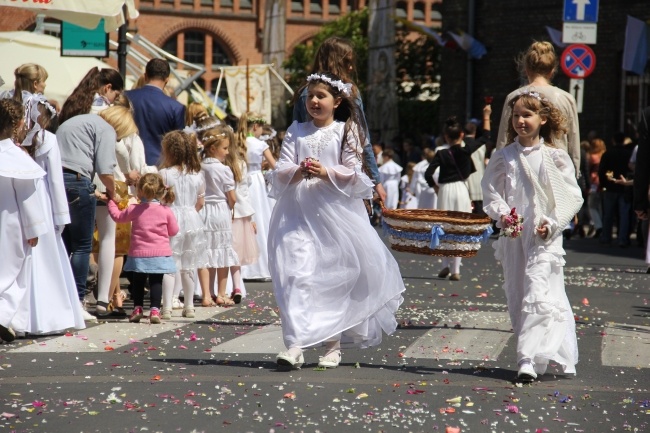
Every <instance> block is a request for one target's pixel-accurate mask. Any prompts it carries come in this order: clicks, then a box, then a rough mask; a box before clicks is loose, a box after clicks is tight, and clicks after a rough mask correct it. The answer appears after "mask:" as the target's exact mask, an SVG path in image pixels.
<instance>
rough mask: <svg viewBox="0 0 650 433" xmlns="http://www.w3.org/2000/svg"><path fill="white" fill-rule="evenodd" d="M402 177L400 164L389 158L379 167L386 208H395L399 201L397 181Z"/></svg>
mask: <svg viewBox="0 0 650 433" xmlns="http://www.w3.org/2000/svg"><path fill="white" fill-rule="evenodd" d="M401 177H402V166H401V165H399V164H397V163H396V162H395V161H393V160H392V159H389V160H388V161H386V162H385V163H384V164H382V165H381V167H379V178H380V179H381V184H382V185H383V186H384V189H385V190H386V203H384V205H385V206H386V209H397V204H398V203H399V182H400V178H401Z"/></svg>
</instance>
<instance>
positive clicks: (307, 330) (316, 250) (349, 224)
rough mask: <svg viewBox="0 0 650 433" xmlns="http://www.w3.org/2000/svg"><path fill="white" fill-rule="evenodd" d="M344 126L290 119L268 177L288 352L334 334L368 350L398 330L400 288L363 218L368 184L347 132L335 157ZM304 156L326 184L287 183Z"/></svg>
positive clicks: (276, 284)
mask: <svg viewBox="0 0 650 433" xmlns="http://www.w3.org/2000/svg"><path fill="white" fill-rule="evenodd" d="M343 125H344V124H343V123H342V122H338V121H335V122H333V123H332V124H331V125H329V126H327V127H324V128H317V127H315V126H314V125H313V123H312V122H307V123H298V122H294V123H293V124H292V125H291V126H290V127H289V129H288V130H287V133H286V135H285V138H284V142H283V144H282V154H281V155H280V160H279V161H278V164H277V166H276V169H275V170H274V171H273V172H272V174H271V176H270V177H271V184H272V188H271V192H270V194H271V196H272V197H274V198H276V199H277V203H276V205H275V208H274V209H273V216H272V217H271V224H270V231H269V243H268V252H269V265H270V269H271V276H272V279H273V289H274V293H275V298H276V302H277V304H278V307H279V309H280V316H281V318H282V333H283V337H284V343H285V345H286V347H287V348H291V347H302V348H304V347H309V346H313V345H316V344H319V343H322V342H324V341H327V340H330V339H337V338H338V337H339V336H340V337H341V344H342V345H343V346H344V347H345V346H348V345H350V346H355V347H361V348H364V347H370V346H375V345H378V344H379V343H380V342H381V339H382V331H383V332H385V333H386V334H391V333H392V332H394V331H395V329H396V327H397V321H396V320H395V313H396V311H397V308H398V307H399V305H400V304H401V303H402V300H403V299H402V292H403V291H404V284H403V282H402V277H401V275H400V271H399V267H398V265H397V262H396V261H395V259H394V258H393V256H392V254H391V253H390V251H388V249H387V248H386V246H385V245H384V243H383V242H382V240H381V239H380V238H379V235H378V234H377V232H376V231H375V229H374V228H373V227H372V226H371V225H370V221H369V220H368V214H367V212H366V209H365V206H364V204H363V200H362V199H364V198H370V197H372V188H373V182H372V181H371V180H370V178H368V176H366V175H365V174H364V173H363V172H362V170H361V160H360V158H359V156H360V153H361V148H360V147H359V146H358V145H357V144H356V143H355V141H354V137H353V135H354V134H352V133H350V134H348V137H349V138H348V143H347V145H346V146H345V149H343V152H342V149H341V140H342V138H343ZM307 157H312V158H316V159H318V160H320V162H321V163H322V165H323V166H324V167H325V168H326V169H327V176H328V179H326V180H321V179H318V178H312V179H303V178H298V179H294V174H295V173H296V172H297V171H298V170H299V164H300V162H301V161H303V160H304V159H305V158H307ZM299 176H300V175H299Z"/></svg>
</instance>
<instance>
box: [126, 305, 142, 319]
mask: <svg viewBox="0 0 650 433" xmlns="http://www.w3.org/2000/svg"><path fill="white" fill-rule="evenodd" d="M143 317H144V311H142V307H135V308H134V309H133V312H132V313H131V315H130V316H129V322H131V323H140V319H142V318H143Z"/></svg>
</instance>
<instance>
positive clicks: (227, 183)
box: [222, 165, 235, 192]
mask: <svg viewBox="0 0 650 433" xmlns="http://www.w3.org/2000/svg"><path fill="white" fill-rule="evenodd" d="M222 186H223V191H224V192H228V191H232V190H234V189H235V175H234V174H232V170H231V169H230V167H228V166H227V165H224V170H223V179H222Z"/></svg>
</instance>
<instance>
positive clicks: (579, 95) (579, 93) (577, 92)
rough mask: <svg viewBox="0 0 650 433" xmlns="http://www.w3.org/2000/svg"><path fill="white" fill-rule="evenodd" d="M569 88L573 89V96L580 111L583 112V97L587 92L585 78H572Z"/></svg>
mask: <svg viewBox="0 0 650 433" xmlns="http://www.w3.org/2000/svg"><path fill="white" fill-rule="evenodd" d="M569 89H570V90H571V94H572V95H573V97H574V98H575V99H576V106H577V109H578V113H582V99H583V95H584V94H585V80H583V79H578V78H572V79H571V80H570V84H569Z"/></svg>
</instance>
